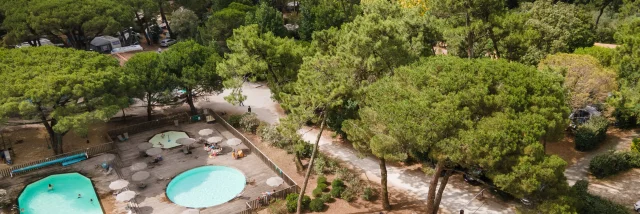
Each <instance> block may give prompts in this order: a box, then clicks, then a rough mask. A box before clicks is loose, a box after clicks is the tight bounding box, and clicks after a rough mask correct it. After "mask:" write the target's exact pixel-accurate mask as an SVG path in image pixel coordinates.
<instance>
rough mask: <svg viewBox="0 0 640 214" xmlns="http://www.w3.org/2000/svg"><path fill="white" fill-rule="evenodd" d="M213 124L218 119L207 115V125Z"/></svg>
mask: <svg viewBox="0 0 640 214" xmlns="http://www.w3.org/2000/svg"><path fill="white" fill-rule="evenodd" d="M213 122H216V118H214V117H213V116H212V115H207V123H213Z"/></svg>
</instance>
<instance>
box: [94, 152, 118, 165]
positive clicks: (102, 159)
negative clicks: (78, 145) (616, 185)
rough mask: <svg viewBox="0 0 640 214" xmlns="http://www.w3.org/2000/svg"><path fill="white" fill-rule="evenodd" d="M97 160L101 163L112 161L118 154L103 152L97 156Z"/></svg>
mask: <svg viewBox="0 0 640 214" xmlns="http://www.w3.org/2000/svg"><path fill="white" fill-rule="evenodd" d="M95 159H96V160H98V162H100V163H111V161H113V160H115V159H116V155H114V154H108V153H107V154H103V155H100V156H98V157H95Z"/></svg>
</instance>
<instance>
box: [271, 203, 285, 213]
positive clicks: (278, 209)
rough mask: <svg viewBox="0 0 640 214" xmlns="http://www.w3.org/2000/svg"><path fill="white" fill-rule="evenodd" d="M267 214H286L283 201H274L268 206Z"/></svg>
mask: <svg viewBox="0 0 640 214" xmlns="http://www.w3.org/2000/svg"><path fill="white" fill-rule="evenodd" d="M269 213H270V214H287V213H289V210H287V202H286V201H283V200H276V201H275V202H274V203H271V205H269Z"/></svg>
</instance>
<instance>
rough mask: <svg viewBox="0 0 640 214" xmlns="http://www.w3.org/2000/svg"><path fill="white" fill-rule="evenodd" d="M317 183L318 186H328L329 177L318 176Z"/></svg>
mask: <svg viewBox="0 0 640 214" xmlns="http://www.w3.org/2000/svg"><path fill="white" fill-rule="evenodd" d="M316 183H317V184H318V185H320V184H326V183H327V177H324V175H320V176H318V181H316Z"/></svg>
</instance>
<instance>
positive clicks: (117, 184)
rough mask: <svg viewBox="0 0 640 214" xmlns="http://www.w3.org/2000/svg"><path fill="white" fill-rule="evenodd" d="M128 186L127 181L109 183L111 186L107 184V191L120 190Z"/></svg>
mask: <svg viewBox="0 0 640 214" xmlns="http://www.w3.org/2000/svg"><path fill="white" fill-rule="evenodd" d="M127 186H129V181H126V180H122V179H120V180H116V181H114V182H111V184H109V189H111V190H121V189H122V188H125V187H127Z"/></svg>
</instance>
